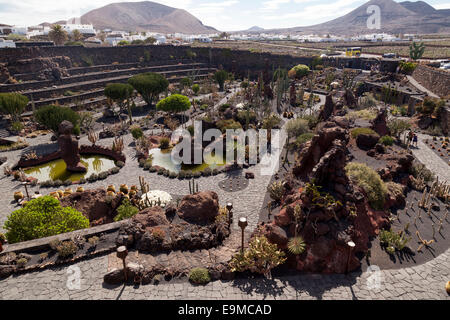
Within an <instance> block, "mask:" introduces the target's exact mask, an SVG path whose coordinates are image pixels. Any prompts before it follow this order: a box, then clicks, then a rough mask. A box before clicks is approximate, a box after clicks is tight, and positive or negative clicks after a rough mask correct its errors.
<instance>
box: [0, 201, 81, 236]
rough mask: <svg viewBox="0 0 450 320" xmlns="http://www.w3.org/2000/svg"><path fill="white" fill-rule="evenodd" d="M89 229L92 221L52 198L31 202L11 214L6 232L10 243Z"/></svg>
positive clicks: (6, 223) (6, 225)
mask: <svg viewBox="0 0 450 320" xmlns="http://www.w3.org/2000/svg"><path fill="white" fill-rule="evenodd" d="M84 228H89V220H88V219H87V218H86V217H84V216H83V214H82V213H81V212H78V211H77V210H75V209H74V208H71V207H62V206H61V204H60V203H59V201H58V200H57V199H55V198H52V197H50V196H44V197H40V198H37V199H34V200H31V201H30V202H28V204H27V205H25V207H23V208H22V209H19V210H16V211H14V212H12V213H11V214H10V215H9V216H8V219H7V220H6V222H5V225H4V229H5V230H6V231H7V232H6V238H7V239H8V242H9V243H17V242H21V241H28V240H33V239H39V238H44V237H49V236H54V235H57V234H60V233H66V232H71V231H75V230H79V229H84Z"/></svg>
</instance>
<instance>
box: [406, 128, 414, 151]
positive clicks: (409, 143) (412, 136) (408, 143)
mask: <svg viewBox="0 0 450 320" xmlns="http://www.w3.org/2000/svg"><path fill="white" fill-rule="evenodd" d="M413 138H414V133H413V132H412V130H409V133H408V142H407V147H408V149H409V146H411V144H412V142H413Z"/></svg>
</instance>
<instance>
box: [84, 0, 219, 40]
mask: <svg viewBox="0 0 450 320" xmlns="http://www.w3.org/2000/svg"><path fill="white" fill-rule="evenodd" d="M81 22H82V23H91V24H93V25H94V27H95V28H96V29H113V30H122V31H138V32H139V31H153V32H162V33H175V32H180V33H187V34H189V33H215V32H217V30H216V29H214V28H212V27H208V26H205V25H203V24H202V22H201V21H200V20H198V19H197V18H196V17H194V16H193V15H191V14H190V13H189V12H187V11H186V10H182V9H176V8H172V7H168V6H165V5H162V4H159V3H155V2H150V1H143V2H121V3H113V4H109V5H107V6H104V7H102V8H99V9H95V10H92V11H89V12H88V13H86V14H84V15H83V16H82V17H81Z"/></svg>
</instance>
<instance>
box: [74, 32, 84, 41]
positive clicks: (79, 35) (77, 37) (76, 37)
mask: <svg viewBox="0 0 450 320" xmlns="http://www.w3.org/2000/svg"><path fill="white" fill-rule="evenodd" d="M72 39H73V41H81V40H83V34H82V33H81V32H80V31H78V30H73V31H72Z"/></svg>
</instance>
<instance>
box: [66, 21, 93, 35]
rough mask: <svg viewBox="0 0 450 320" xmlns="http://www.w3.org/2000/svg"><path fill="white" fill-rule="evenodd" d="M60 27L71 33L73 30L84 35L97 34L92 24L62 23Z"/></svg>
mask: <svg viewBox="0 0 450 320" xmlns="http://www.w3.org/2000/svg"><path fill="white" fill-rule="evenodd" d="M61 27H62V28H63V29H64V30H66V31H67V33H68V34H72V32H74V31H75V30H78V31H80V33H81V34H82V35H84V36H86V37H92V36H95V35H96V34H97V33H96V32H95V29H94V26H93V25H92V24H63V25H61Z"/></svg>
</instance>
